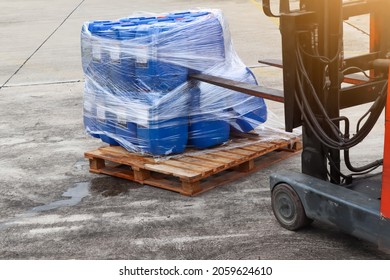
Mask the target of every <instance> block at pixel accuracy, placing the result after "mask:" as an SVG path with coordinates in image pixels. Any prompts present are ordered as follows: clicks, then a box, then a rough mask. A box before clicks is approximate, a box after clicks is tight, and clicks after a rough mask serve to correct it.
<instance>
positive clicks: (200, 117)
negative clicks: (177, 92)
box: [188, 85, 230, 149]
mask: <svg viewBox="0 0 390 280" xmlns="http://www.w3.org/2000/svg"><path fill="white" fill-rule="evenodd" d="M190 94H191V109H192V111H191V114H190V118H189V129H188V140H189V141H188V144H189V145H190V146H194V147H195V148H198V149H205V148H209V147H213V146H216V145H220V144H222V143H224V142H226V141H228V139H229V133H230V126H229V122H228V118H227V117H226V113H225V112H224V109H222V108H221V109H220V110H219V111H220V113H219V114H218V110H212V111H213V112H212V113H211V112H208V111H209V110H208V109H206V110H204V109H203V108H201V107H200V103H201V100H200V99H201V91H200V89H199V87H198V86H196V85H194V86H193V87H192V88H191V90H190ZM206 94H207V93H206ZM202 109H203V111H206V112H204V113H202ZM225 118H226V119H225Z"/></svg>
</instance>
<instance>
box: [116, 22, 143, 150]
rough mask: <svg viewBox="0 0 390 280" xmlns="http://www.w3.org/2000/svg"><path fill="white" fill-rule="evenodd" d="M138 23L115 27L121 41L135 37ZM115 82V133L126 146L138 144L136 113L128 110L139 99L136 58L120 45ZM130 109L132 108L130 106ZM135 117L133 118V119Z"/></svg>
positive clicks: (117, 37)
mask: <svg viewBox="0 0 390 280" xmlns="http://www.w3.org/2000/svg"><path fill="white" fill-rule="evenodd" d="M136 26H137V24H135V23H132V22H126V23H125V24H122V25H121V26H117V27H113V30H114V31H115V32H116V39H117V40H118V42H119V43H121V42H127V41H129V40H133V39H134V38H135V34H136V32H135V27H136ZM112 77H113V83H114V85H115V95H116V97H117V100H118V103H120V104H118V105H120V106H122V104H125V106H122V108H119V107H118V111H120V112H118V114H117V123H116V128H115V133H116V136H117V138H118V141H119V142H120V144H121V145H123V146H126V144H127V143H131V144H133V145H136V144H137V143H138V140H137V124H136V123H135V121H134V118H135V116H134V115H135V113H132V111H130V110H127V108H126V106H127V104H129V105H128V106H131V105H132V104H133V102H134V101H136V100H137V92H136V90H137V86H136V83H135V58H134V57H133V56H132V55H131V50H127V49H126V48H125V47H124V46H122V45H120V48H119V53H118V54H117V64H116V67H115V71H113V73H112ZM129 109H130V108H129ZM132 118H133V120H132Z"/></svg>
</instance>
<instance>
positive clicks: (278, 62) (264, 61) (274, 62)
mask: <svg viewBox="0 0 390 280" xmlns="http://www.w3.org/2000/svg"><path fill="white" fill-rule="evenodd" d="M258 62H259V63H261V64H266V65H269V66H273V67H276V68H281V69H283V63H282V61H281V60H277V59H259V60H258Z"/></svg>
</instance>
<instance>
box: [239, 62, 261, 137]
mask: <svg viewBox="0 0 390 280" xmlns="http://www.w3.org/2000/svg"><path fill="white" fill-rule="evenodd" d="M235 78H236V79H237V80H239V81H244V82H247V83H252V84H256V85H257V81H256V78H255V76H254V75H253V73H252V71H251V70H250V69H249V68H246V69H245V73H243V74H242V75H241V77H235ZM236 100H237V102H233V103H236V104H239V105H234V104H233V106H232V111H233V114H234V115H235V117H234V120H233V122H232V123H231V124H232V127H233V128H235V129H237V130H238V131H241V132H249V131H251V130H253V129H255V128H256V127H257V126H259V125H260V124H261V123H264V122H265V121H266V120H267V106H266V104H265V102H264V99H263V98H260V97H255V96H251V97H249V96H247V95H245V94H243V93H236ZM242 100H245V101H244V102H242Z"/></svg>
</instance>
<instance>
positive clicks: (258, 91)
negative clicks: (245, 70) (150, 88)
mask: <svg viewBox="0 0 390 280" xmlns="http://www.w3.org/2000/svg"><path fill="white" fill-rule="evenodd" d="M190 78H191V79H194V80H198V81H201V82H206V83H209V84H213V85H216V86H220V87H223V88H227V89H231V90H234V91H238V92H242V93H246V94H249V95H253V96H257V97H262V98H264V99H269V100H272V101H276V102H281V103H283V102H284V94H283V91H282V90H278V89H271V88H266V87H262V86H258V85H252V84H248V83H242V82H237V81H233V80H230V79H225V78H220V77H215V76H212V75H207V74H192V75H190Z"/></svg>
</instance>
